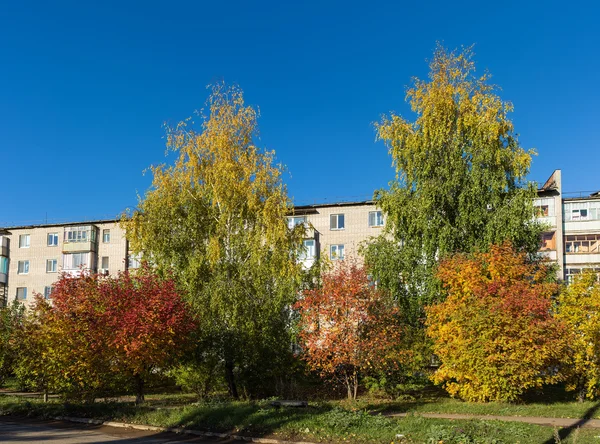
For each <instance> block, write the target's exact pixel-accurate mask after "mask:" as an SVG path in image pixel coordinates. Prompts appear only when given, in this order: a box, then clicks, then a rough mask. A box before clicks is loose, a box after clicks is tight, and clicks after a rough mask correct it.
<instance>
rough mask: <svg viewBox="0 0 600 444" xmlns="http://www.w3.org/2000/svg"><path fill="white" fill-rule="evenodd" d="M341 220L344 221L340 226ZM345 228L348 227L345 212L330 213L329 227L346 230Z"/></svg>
mask: <svg viewBox="0 0 600 444" xmlns="http://www.w3.org/2000/svg"><path fill="white" fill-rule="evenodd" d="M340 220H341V221H342V223H341V226H340ZM334 221H335V222H334ZM345 228H346V216H345V214H344V213H335V214H330V215H329V229H330V230H344V229H345Z"/></svg>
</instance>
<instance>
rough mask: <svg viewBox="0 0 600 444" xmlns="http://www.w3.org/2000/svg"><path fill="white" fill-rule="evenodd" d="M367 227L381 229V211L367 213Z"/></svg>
mask: <svg viewBox="0 0 600 444" xmlns="http://www.w3.org/2000/svg"><path fill="white" fill-rule="evenodd" d="M369 226H370V227H382V226H383V213H382V212H381V211H369Z"/></svg>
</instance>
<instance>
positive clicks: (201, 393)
mask: <svg viewBox="0 0 600 444" xmlns="http://www.w3.org/2000/svg"><path fill="white" fill-rule="evenodd" d="M220 370H222V369H221V368H220V367H219V365H218V363H216V362H193V363H189V364H181V365H179V366H177V367H175V368H173V369H172V370H170V371H169V375H170V376H171V377H173V378H174V379H175V382H176V383H177V385H179V386H181V388H183V389H184V390H185V391H188V392H193V393H195V394H196V395H198V397H199V398H200V399H202V398H206V397H207V396H208V395H209V394H210V393H211V391H215V390H219V389H226V385H225V381H224V379H223V377H222V371H221V372H220Z"/></svg>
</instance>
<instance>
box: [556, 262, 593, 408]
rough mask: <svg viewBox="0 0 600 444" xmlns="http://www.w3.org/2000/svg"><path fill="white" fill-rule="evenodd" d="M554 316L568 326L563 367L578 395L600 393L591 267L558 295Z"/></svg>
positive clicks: (584, 396) (571, 387)
mask: <svg viewBox="0 0 600 444" xmlns="http://www.w3.org/2000/svg"><path fill="white" fill-rule="evenodd" d="M558 318H559V319H561V320H562V321H563V322H564V323H565V324H566V325H567V328H568V330H569V341H568V344H569V345H568V347H569V352H568V353H567V355H566V356H567V357H568V358H567V359H566V361H567V362H566V363H567V366H566V371H567V372H568V376H569V384H568V385H567V388H568V389H569V390H577V392H578V397H579V399H580V400H581V401H582V400H583V399H584V398H588V399H596V398H597V397H598V395H600V282H598V275H597V274H596V273H594V272H592V271H588V272H585V273H583V274H581V275H579V276H576V277H575V279H574V281H573V282H572V283H571V285H569V286H568V287H566V288H565V289H564V290H563V292H562V293H561V295H560V297H559V298H558Z"/></svg>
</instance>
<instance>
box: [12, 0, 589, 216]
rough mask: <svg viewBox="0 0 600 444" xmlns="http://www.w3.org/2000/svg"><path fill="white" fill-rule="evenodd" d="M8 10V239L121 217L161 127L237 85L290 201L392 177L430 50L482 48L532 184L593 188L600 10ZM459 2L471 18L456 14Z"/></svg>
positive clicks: (244, 6)
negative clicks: (391, 140) (397, 120)
mask: <svg viewBox="0 0 600 444" xmlns="http://www.w3.org/2000/svg"><path fill="white" fill-rule="evenodd" d="M403 3H404V2H377V1H371V2H357V3H353V2H351V1H344V2H326V1H322V2H312V1H302V2H287V1H274V2H260V1H253V2H249V1H229V2H200V1H194V2H192V1H190V2H177V1H171V2H161V3H159V2H150V1H144V2H127V1H120V2H111V1H104V2H81V1H78V2H67V1H56V2H41V1H40V2H31V1H30V2H27V1H23V2H16V1H13V2H2V4H0V42H1V43H0V56H1V60H2V62H1V67H2V68H1V69H0V134H2V139H1V141H0V154H1V157H0V165H2V168H1V169H0V171H1V173H0V174H1V175H0V177H1V178H2V182H3V187H2V189H3V190H4V193H3V196H2V204H1V205H0V226H10V225H18V224H29V223H42V222H45V221H46V220H47V221H48V222H62V221H75V220H82V219H101V218H113V217H116V216H117V215H118V214H119V213H121V212H122V211H123V210H124V209H125V208H127V207H134V206H135V205H136V202H137V198H136V192H139V193H141V194H143V192H144V191H145V190H146V189H147V188H148V187H149V185H150V180H151V178H150V176H149V175H146V176H143V175H142V171H143V170H144V169H145V168H146V167H148V166H149V165H151V164H157V163H163V162H165V161H168V159H165V157H164V140H163V138H162V137H163V135H164V131H163V129H162V124H163V122H165V121H166V122H170V123H176V122H177V121H179V120H182V119H184V118H186V117H188V116H190V115H192V114H193V112H194V110H196V109H199V108H201V107H202V106H203V104H204V101H205V100H206V97H207V94H208V92H207V90H206V85H207V84H209V83H211V82H215V81H221V80H224V81H226V82H229V83H237V84H239V85H240V86H241V87H242V89H243V90H244V91H245V96H246V101H247V102H248V103H249V104H252V105H256V106H258V107H259V108H260V111H261V119H260V122H259V124H260V131H261V140H260V142H261V145H262V146H264V147H266V148H268V149H274V150H275V151H276V153H277V158H278V160H279V161H280V162H282V163H284V164H285V165H287V169H288V173H287V174H286V176H285V181H286V183H287V184H288V189H289V193H290V195H291V196H292V197H293V198H294V201H295V202H296V203H297V204H306V203H313V202H332V201H337V200H354V199H367V198H369V197H370V196H371V195H372V192H373V190H374V189H376V188H382V187H386V186H387V183H388V182H389V181H390V180H391V179H392V178H393V176H394V171H393V170H392V168H391V160H390V158H389V156H388V154H387V151H386V148H385V146H384V145H383V144H382V143H380V142H379V143H378V142H376V141H375V134H374V130H373V122H375V121H377V120H379V118H380V116H381V115H382V114H386V113H388V112H390V111H392V110H394V111H396V112H398V113H401V114H403V115H405V116H410V113H409V108H408V105H407V104H406V103H405V102H404V94H405V89H406V86H407V85H409V84H410V81H411V77H413V76H417V77H421V78H423V77H425V76H426V75H427V71H428V66H427V62H426V60H427V59H429V58H431V56H432V53H433V50H434V48H435V45H436V41H441V42H443V44H444V45H445V46H446V47H449V48H456V47H460V46H461V45H465V46H468V45H471V44H474V45H475V53H476V63H477V67H478V69H479V70H480V71H481V72H482V71H483V70H484V69H487V70H489V71H490V72H491V74H492V75H493V79H492V80H493V82H494V83H496V84H498V85H499V86H501V88H502V91H501V96H502V98H503V99H505V100H510V101H512V102H513V104H514V106H515V112H514V113H513V115H512V118H513V121H514V123H515V129H516V131H517V132H518V133H519V134H520V141H521V144H522V145H523V146H524V147H525V148H536V149H537V151H538V153H539V155H538V156H537V157H536V158H535V159H534V162H533V167H532V170H531V174H530V179H531V180H537V181H544V180H545V179H546V178H547V177H548V176H549V175H550V174H551V173H552V171H553V170H554V169H556V168H561V169H562V170H563V190H564V191H567V192H574V191H591V190H600V174H598V172H599V163H600V162H599V161H600V144H599V142H598V141H599V140H600V124H599V123H598V121H599V117H600V111H599V110H598V109H599V108H598V103H600V82H599V78H600V77H599V76H600V74H599V73H600V57H599V56H600V50H599V48H600V31H599V29H600V27H598V18H599V17H600V9H599V7H598V6H595V5H594V4H593V3H592V2H589V3H582V2H567V3H565V2H556V3H553V2H548V1H545V2H525V1H519V2H512V1H505V2H493V3H490V2H480V1H478V2H447V1H444V2H435V1H426V2H405V4H403ZM459 3H461V4H459Z"/></svg>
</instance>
